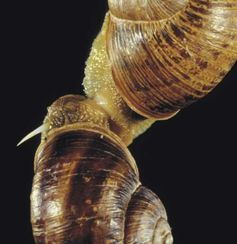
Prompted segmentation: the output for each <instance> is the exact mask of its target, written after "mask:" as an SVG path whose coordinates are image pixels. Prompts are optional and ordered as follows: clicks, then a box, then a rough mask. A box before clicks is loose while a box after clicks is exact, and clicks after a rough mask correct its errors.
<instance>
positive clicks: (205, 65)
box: [107, 0, 237, 118]
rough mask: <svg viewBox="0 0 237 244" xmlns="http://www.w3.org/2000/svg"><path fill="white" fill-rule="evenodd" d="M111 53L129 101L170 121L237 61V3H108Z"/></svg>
mask: <svg viewBox="0 0 237 244" xmlns="http://www.w3.org/2000/svg"><path fill="white" fill-rule="evenodd" d="M109 6H110V22H109V27H108V31H107V52H108V55H109V58H110V62H111V65H112V72H113V79H114V81H115V84H116V86H117V89H118V91H119V93H120V94H121V95H122V97H123V99H124V100H125V101H126V103H127V104H128V105H129V106H130V107H131V108H132V109H133V110H134V111H136V112H137V113H139V114H141V115H143V116H145V117H153V118H165V117H168V116H170V115H172V114H174V113H175V112H177V111H178V110H180V109H182V108H183V107H185V106H187V105H189V104H191V103H193V102H194V101H196V100H198V99H200V98H202V97H203V96H205V95H206V94H208V93H209V92H210V91H211V90H212V89H213V88H214V87H215V86H216V85H217V84H218V83H219V82H220V81H221V80H222V79H223V77H224V76H225V75H226V73H227V72H228V71H229V70H230V68H231V67H232V65H233V64H234V63H235V61H236V59H237V1H236V0H232V1H231V0H228V1H227V0H200V1H199V0H189V1H188V0H178V1H171V0H167V1H163V0H147V1H141V0H134V1H125V0H109Z"/></svg>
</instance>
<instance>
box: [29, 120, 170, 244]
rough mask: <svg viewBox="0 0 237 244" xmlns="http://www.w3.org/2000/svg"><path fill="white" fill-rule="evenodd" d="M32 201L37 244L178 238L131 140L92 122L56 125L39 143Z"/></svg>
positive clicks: (160, 241) (99, 242)
mask: <svg viewBox="0 0 237 244" xmlns="http://www.w3.org/2000/svg"><path fill="white" fill-rule="evenodd" d="M31 204H32V205H31V206H32V211H31V213H32V214H31V220H32V226H33V233H34V238H35V242H36V243H37V244H39V243H41V244H42V243H57V244H63V243H67V244H70V243H71V244H72V243H74V244H75V243H77V244H78V243H88V244H89V243H94V244H104V243H121V244H122V243H157V244H159V243H160V244H162V243H167V244H171V243H172V242H173V241H172V236H171V232H170V227H169V225H168V223H167V216H166V212H165V209H164V207H163V204H162V203H161V201H160V200H159V198H158V197H157V196H156V195H155V194H154V193H152V192H151V191H150V190H148V189H146V188H145V187H142V186H141V185H140V181H139V176H138V170H137V167H136V164H135V162H134V159H133V158H132V156H131V154H130V153H129V151H128V150H127V148H126V146H125V145H124V144H123V143H122V142H121V141H120V139H119V138H118V137H117V136H115V135H114V134H113V133H112V132H105V130H103V129H101V128H99V127H96V126H93V127H92V126H89V125H88V123H87V124H86V125H83V123H82V124H81V125H80V126H75V125H67V126H64V127H62V128H60V129H55V131H54V132H53V133H52V134H51V135H50V136H49V137H48V138H47V142H45V143H44V144H42V145H41V146H40V147H39V149H38V151H37V155H36V158H35V177H34V182H33V189H32V195H31Z"/></svg>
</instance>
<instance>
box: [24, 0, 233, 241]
mask: <svg viewBox="0 0 237 244" xmlns="http://www.w3.org/2000/svg"><path fill="white" fill-rule="evenodd" d="M108 2H109V12H108V13H107V15H106V18H105V22H104V25H103V27H102V30H101V32H100V34H99V35H98V37H97V38H96V40H95V41H94V43H93V46H92V50H91V53H90V56H89V58H88V60H87V65H86V69H85V78H84V80H83V85H84V88H85V94H86V96H85V97H84V96H80V95H66V96H64V97H61V98H59V99H58V100H57V101H55V102H54V103H53V104H52V105H51V106H50V107H49V108H48V114H47V116H46V118H45V120H44V124H43V125H42V126H40V127H39V128H38V129H36V130H35V131H34V132H32V133H30V135H29V136H27V137H26V138H30V137H31V136H32V134H34V133H38V132H39V131H42V130H43V132H42V137H41V138H42V140H41V144H40V146H39V148H38V149H37V152H36V156H35V161H34V170H35V176H34V180H33V187H32V194H31V222H32V228H33V234H34V239H35V243H36V244H52V243H55V244H78V243H86V244H90V243H93V244H105V243H111V244H112V243H119V244H120V243H121V244H122V243H125V244H127V243H131V244H133V243H134V244H172V243H173V238H172V234H171V228H170V226H169V224H168V220H167V214H166V211H165V208H164V206H163V204H162V202H161V201H160V199H159V198H158V197H157V196H156V195H155V194H154V193H153V192H152V191H150V190H149V189H147V188H146V187H144V186H142V185H141V183H140V180H139V173H138V169H137V166H136V163H135V161H134V159H133V157H132V156H131V154H130V152H129V151H128V149H127V146H128V145H129V144H130V143H131V142H132V141H133V139H134V138H135V137H137V136H138V135H139V134H141V133H143V132H144V131H145V130H146V129H147V128H148V127H149V126H150V125H151V124H152V123H154V122H155V121H157V120H162V119H168V118H170V117H172V116H174V115H175V114H176V113H177V112H178V111H179V110H180V109H182V108H184V107H186V106H187V105H189V104H191V103H192V102H194V101H196V100H198V99H200V98H202V97H203V96H205V95H206V94H208V93H209V92H210V91H211V90H212V89H213V88H214V87H215V86H216V85H217V84H218V83H219V81H221V79H222V78H223V77H224V76H225V74H226V73H227V72H228V71H229V69H230V68H231V66H232V65H233V64H234V63H235V62H236V59H237V1H231V0H228V1H227V0H226V1H222V0H220V1H218V0H190V1H188V0H177V1H171V0H167V1H163V0H144V1H142V0H133V1H132V0H131V1H125V0H109V1H108ZM24 140H26V139H23V141H24Z"/></svg>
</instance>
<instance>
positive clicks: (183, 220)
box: [1, 0, 237, 244]
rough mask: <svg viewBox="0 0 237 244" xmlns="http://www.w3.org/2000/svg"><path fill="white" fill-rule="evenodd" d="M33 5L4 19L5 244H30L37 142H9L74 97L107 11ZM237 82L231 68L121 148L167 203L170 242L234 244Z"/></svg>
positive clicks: (100, 4) (94, 6) (91, 5)
mask: <svg viewBox="0 0 237 244" xmlns="http://www.w3.org/2000/svg"><path fill="white" fill-rule="evenodd" d="M32 2H34V3H32ZM32 2H31V3H29V2H28V3H27V2H25V3H22V2H20V1H19V2H18V3H14V4H13V3H12V5H11V6H8V9H7V11H8V12H7V14H6V15H5V17H4V21H3V24H4V26H5V31H6V34H4V38H5V40H6V44H5V45H4V46H3V47H4V51H5V52H6V57H5V58H4V66H3V67H4V71H5V72H6V74H7V76H6V78H5V79H4V80H3V82H2V84H3V86H2V90H1V93H2V95H1V98H3V101H2V109H1V111H2V116H1V118H2V122H4V123H3V124H4V125H3V126H1V128H2V131H3V141H2V145H3V146H2V154H3V155H4V160H3V161H2V167H3V168H2V171H1V181H2V183H1V184H2V186H3V187H2V197H1V202H2V203H3V204H4V207H3V208H2V215H4V217H6V218H4V220H3V222H4V233H3V234H7V238H8V239H7V241H6V242H5V243H26V244H31V243H33V239H32V234H31V225H30V200H29V196H30V191H31V184H32V177H33V164H32V162H33V157H34V152H35V150H36V148H37V146H38V143H39V137H37V138H34V139H32V140H30V141H28V142H26V143H25V144H24V145H23V146H21V147H19V148H16V146H15V145H16V144H17V142H18V141H19V140H20V139H21V138H22V137H23V136H25V135H26V134H27V133H28V132H30V131H31V130H33V129H34V128H36V127H37V126H39V125H40V124H41V122H42V120H43V118H44V115H45V113H46V107H47V106H48V105H50V104H51V103H52V102H53V101H54V100H55V99H56V98H58V97H60V96H62V95H64V94H69V93H81V92H82V86H81V81H82V79H83V72H84V63H85V60H86V58H87V56H88V54H89V49H90V47H91V43H92V41H93V39H94V38H95V36H96V34H97V33H98V31H99V29H100V26H101V24H102V21H103V18H104V14H105V12H106V9H107V3H106V1H105V0H101V1H92V0H91V1H87V2H85V1H84V2H83V3H80V2H79V1H77V3H72V2H70V3H69V1H68V2H66V1H65V2H64V3H62V4H60V3H59V2H54V3H53V2H51V1H48V2H46V3H43V2H41V1H38V2H37V3H36V2H35V1H32ZM3 11H4V8H3ZM236 77H237V65H235V67H234V68H233V69H232V71H231V72H230V73H229V74H228V75H227V76H226V78H225V79H224V81H223V82H222V83H221V84H220V85H218V87H217V88H216V89H215V90H214V91H213V92H212V93H211V94H209V95H208V97H206V98H204V99H203V100H201V101H199V102H198V103H196V104H194V105H192V106H190V107H188V108H187V109H184V110H183V111H181V112H180V113H179V114H178V115H177V116H176V117H174V118H172V119H170V120H169V121H163V122H157V123H156V124H155V125H153V126H152V128H150V129H149V130H148V131H147V132H146V133H145V134H143V135H142V136H140V137H139V138H138V139H136V140H135V141H134V143H133V144H132V145H131V146H130V150H131V152H132V154H133V155H134V157H135V159H136V160H137V164H138V167H139V170H140V175H141V180H142V182H143V184H144V185H145V186H148V187H149V188H151V189H152V190H153V191H154V192H156V193H157V194H158V195H159V197H160V198H161V199H162V201H163V202H164V204H165V206H166V209H167V212H168V216H169V220H170V225H171V226H172V229H173V234H174V238H175V243H176V244H196V243H198V244H201V243H234V242H235V241H234V240H235V231H236V229H235V228H236V224H234V222H233V221H234V220H235V218H236V201H235V197H236V196H235V195H236V170H235V164H236V162H237V156H236Z"/></svg>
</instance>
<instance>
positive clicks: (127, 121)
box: [83, 14, 155, 145]
mask: <svg viewBox="0 0 237 244" xmlns="http://www.w3.org/2000/svg"><path fill="white" fill-rule="evenodd" d="M108 23H109V14H107V15H106V17H105V21H104V24H103V26H102V29H101V32H100V33H99V35H98V36H97V38H96V39H95V41H94V43H93V45H92V49H91V53H90V55H89V58H88V60H87V62H86V69H85V78H84V80H83V86H84V91H85V93H86V95H87V97H88V98H89V99H91V100H93V101H94V102H95V103H96V104H97V105H99V106H100V107H101V108H103V109H104V111H105V112H106V113H107V114H108V115H109V118H110V119H109V120H110V126H111V130H112V131H113V132H115V133H116V134H117V135H119V136H120V137H121V139H122V140H123V141H124V142H125V143H126V144H127V145H128V144H130V143H131V142H132V141H133V139H134V138H136V137H137V136H138V135H140V134H141V133H143V132H144V131H146V130H147V129H148V128H149V127H150V126H151V124H153V123H154V122H155V119H147V118H145V117H142V116H140V115H138V114H137V113H135V112H134V111H133V110H132V109H131V108H130V107H129V106H128V105H127V104H126V103H125V101H124V100H123V98H122V97H121V95H120V94H119V93H118V91H117V89H116V87H115V84H114V80H113V76H112V69H111V64H110V62H109V58H108V55H107V51H106V32H107V28H108Z"/></svg>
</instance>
